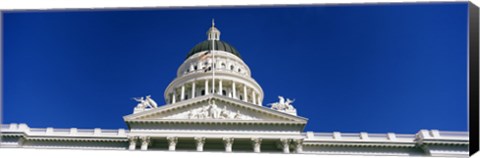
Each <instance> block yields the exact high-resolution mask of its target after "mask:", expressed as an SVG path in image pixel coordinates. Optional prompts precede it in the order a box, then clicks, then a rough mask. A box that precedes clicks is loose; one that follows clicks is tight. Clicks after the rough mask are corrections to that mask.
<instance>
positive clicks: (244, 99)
mask: <svg viewBox="0 0 480 158" xmlns="http://www.w3.org/2000/svg"><path fill="white" fill-rule="evenodd" d="M247 95H248V94H247V86H246V85H243V101H244V102H247V98H248V97H247Z"/></svg>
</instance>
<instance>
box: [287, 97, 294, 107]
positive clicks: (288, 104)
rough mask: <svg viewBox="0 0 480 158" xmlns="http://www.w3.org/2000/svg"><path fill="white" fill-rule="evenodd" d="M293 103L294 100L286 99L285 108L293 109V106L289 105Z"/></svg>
mask: <svg viewBox="0 0 480 158" xmlns="http://www.w3.org/2000/svg"><path fill="white" fill-rule="evenodd" d="M294 101H295V99H293V100H290V99H288V98H287V101H286V102H285V106H286V108H287V109H294V108H293V106H292V105H291V103H293V102H294Z"/></svg>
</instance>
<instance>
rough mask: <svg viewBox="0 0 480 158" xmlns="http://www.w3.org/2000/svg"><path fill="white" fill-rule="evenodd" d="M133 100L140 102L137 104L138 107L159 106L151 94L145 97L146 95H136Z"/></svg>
mask: <svg viewBox="0 0 480 158" xmlns="http://www.w3.org/2000/svg"><path fill="white" fill-rule="evenodd" d="M133 100H135V101H137V102H138V104H137V107H138V108H142V109H145V108H147V107H148V108H157V107H158V105H157V103H156V102H155V101H154V100H153V99H152V98H151V96H150V95H147V96H146V97H145V98H144V97H139V98H136V97H134V98H133Z"/></svg>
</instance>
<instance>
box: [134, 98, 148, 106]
mask: <svg viewBox="0 0 480 158" xmlns="http://www.w3.org/2000/svg"><path fill="white" fill-rule="evenodd" d="M133 100H135V101H137V102H138V104H137V107H138V108H146V107H148V105H149V104H148V102H147V101H146V100H145V99H143V97H140V98H133Z"/></svg>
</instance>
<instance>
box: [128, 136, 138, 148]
mask: <svg viewBox="0 0 480 158" xmlns="http://www.w3.org/2000/svg"><path fill="white" fill-rule="evenodd" d="M128 141H129V145H128V150H135V147H136V146H137V137H128Z"/></svg>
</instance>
